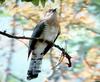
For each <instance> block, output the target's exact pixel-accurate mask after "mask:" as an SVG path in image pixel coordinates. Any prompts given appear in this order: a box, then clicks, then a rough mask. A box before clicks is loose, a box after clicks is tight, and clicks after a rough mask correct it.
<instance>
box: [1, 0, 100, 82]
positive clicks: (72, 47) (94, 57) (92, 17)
mask: <svg viewBox="0 0 100 82" xmlns="http://www.w3.org/2000/svg"><path fill="white" fill-rule="evenodd" d="M1 1H2V2H3V0H1ZM51 1H52V2H53V3H52V2H48V0H22V2H21V3H20V4H19V3H18V5H17V6H16V3H15V2H13V1H8V2H9V4H8V2H5V4H4V8H5V10H6V12H5V11H3V10H0V16H2V17H3V16H4V17H5V15H4V14H5V13H6V14H9V16H10V17H11V18H12V19H13V17H14V16H15V19H16V20H12V21H10V27H15V28H16V30H17V29H18V28H20V29H24V32H25V33H27V30H30V31H29V32H30V33H31V31H32V29H33V28H34V27H35V25H36V24H37V22H38V21H39V20H40V18H42V17H43V15H44V12H46V11H47V10H48V9H49V8H55V7H57V8H58V9H57V11H58V19H59V23H60V26H61V35H60V36H59V38H58V40H57V41H56V44H59V45H60V46H61V47H63V48H64V49H66V51H68V52H69V54H70V55H71V56H72V63H73V66H72V68H67V66H66V63H67V60H66V59H64V60H63V61H62V63H61V64H60V65H59V66H58V67H57V68H55V69H53V70H52V74H51V76H50V77H48V78H47V80H46V82H47V81H48V82H50V81H55V82H56V81H58V80H59V82H97V81H100V74H99V72H100V64H99V62H100V28H99V27H100V0H51ZM30 2H32V3H33V4H32V3H30ZM12 3H13V4H12ZM40 3H41V4H40ZM11 4H12V6H11ZM9 29H10V28H9ZM16 34H20V32H19V31H18V32H17V33H16ZM26 36H27V34H26ZM21 41H24V42H26V43H28V42H27V41H25V40H21ZM18 45H19V44H18ZM21 46H22V44H21ZM24 47H25V46H24ZM18 48H19V47H18ZM21 48H22V47H21ZM15 50H16V52H15V53H17V52H19V53H18V54H21V55H22V53H20V51H21V50H20V51H17V48H16V47H15ZM6 52H7V51H6ZM24 52H25V51H24ZM25 53H26V52H25ZM59 53H60V52H59V51H58V50H55V49H52V51H51V52H50V53H48V54H51V55H52V57H49V56H47V55H46V57H48V58H51V61H50V62H51V67H52V66H55V65H56V64H57V62H58V60H59V58H60V56H59ZM18 54H17V55H18ZM14 56H15V55H14ZM45 71H46V70H45ZM47 74H48V73H47ZM11 78H12V77H11ZM12 81H13V79H12ZM36 82H37V81H36Z"/></svg>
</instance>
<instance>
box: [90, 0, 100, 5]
mask: <svg viewBox="0 0 100 82" xmlns="http://www.w3.org/2000/svg"><path fill="white" fill-rule="evenodd" d="M92 2H93V3H95V4H97V5H100V0H92Z"/></svg>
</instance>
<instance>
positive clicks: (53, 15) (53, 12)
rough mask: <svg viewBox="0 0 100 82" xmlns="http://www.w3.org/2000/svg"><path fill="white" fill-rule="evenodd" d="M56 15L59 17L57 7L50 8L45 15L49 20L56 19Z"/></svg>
mask: <svg viewBox="0 0 100 82" xmlns="http://www.w3.org/2000/svg"><path fill="white" fill-rule="evenodd" d="M56 17H57V12H56V8H55V9H49V10H48V11H47V12H46V13H45V15H44V19H47V20H54V19H56Z"/></svg>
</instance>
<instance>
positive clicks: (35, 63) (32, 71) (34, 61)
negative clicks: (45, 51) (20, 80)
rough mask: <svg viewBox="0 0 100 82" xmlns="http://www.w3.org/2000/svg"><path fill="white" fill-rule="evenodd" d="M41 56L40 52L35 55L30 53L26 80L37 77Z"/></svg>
mask: <svg viewBox="0 0 100 82" xmlns="http://www.w3.org/2000/svg"><path fill="white" fill-rule="evenodd" d="M42 58H43V55H42V54H40V55H35V54H33V53H32V58H31V61H30V66H29V70H28V73H27V75H28V76H27V79H28V80H31V79H34V78H37V77H38V74H39V72H41V71H40V66H41V63H42Z"/></svg>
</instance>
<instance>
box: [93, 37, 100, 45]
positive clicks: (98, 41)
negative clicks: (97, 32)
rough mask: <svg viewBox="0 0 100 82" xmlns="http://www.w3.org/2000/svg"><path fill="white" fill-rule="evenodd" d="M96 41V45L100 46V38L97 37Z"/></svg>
mask: <svg viewBox="0 0 100 82" xmlns="http://www.w3.org/2000/svg"><path fill="white" fill-rule="evenodd" d="M94 41H95V42H96V44H98V45H100V36H96V37H95V38H94Z"/></svg>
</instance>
